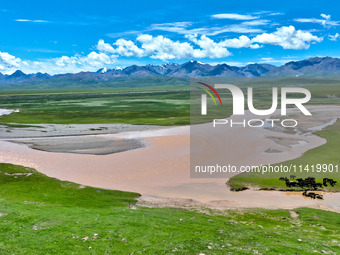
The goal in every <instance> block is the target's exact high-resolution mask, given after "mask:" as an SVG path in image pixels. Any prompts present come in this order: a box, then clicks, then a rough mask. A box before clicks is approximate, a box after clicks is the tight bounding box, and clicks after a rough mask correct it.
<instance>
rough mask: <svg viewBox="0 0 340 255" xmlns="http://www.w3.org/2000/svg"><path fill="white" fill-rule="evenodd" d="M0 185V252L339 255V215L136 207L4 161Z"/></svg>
mask: <svg viewBox="0 0 340 255" xmlns="http://www.w3.org/2000/svg"><path fill="white" fill-rule="evenodd" d="M0 184H1V185H0V195H1V196H0V253H1V254H282V253H283V252H284V254H311V253H316V254H317V253H319V254H320V253H329V254H331V253H332V254H335V253H338V252H340V231H339V229H340V215H339V214H338V213H334V212H328V211H322V210H316V209H309V208H299V209H295V210H294V211H288V210H263V209H252V210H228V211H223V212H222V211H219V212H217V211H212V210H208V209H206V210H205V211H204V213H202V212H198V211H195V210H180V209H167V208H143V207H135V206H134V204H135V203H136V198H137V197H138V196H139V194H136V193H130V192H122V191H114V190H104V189H98V188H91V187H84V186H81V185H79V184H75V183H70V182H64V181H59V180H57V179H53V178H49V177H47V176H45V175H43V174H41V173H38V172H37V171H35V170H34V169H31V168H26V167H22V166H16V165H10V164H0ZM330 219H332V220H330Z"/></svg>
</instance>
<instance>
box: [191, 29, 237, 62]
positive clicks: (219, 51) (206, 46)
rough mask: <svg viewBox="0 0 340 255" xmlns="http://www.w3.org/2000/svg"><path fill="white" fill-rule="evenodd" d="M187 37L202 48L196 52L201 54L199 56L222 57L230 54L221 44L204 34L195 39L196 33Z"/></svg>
mask: <svg viewBox="0 0 340 255" xmlns="http://www.w3.org/2000/svg"><path fill="white" fill-rule="evenodd" d="M187 38H188V39H189V40H190V41H192V42H194V43H195V44H196V45H198V46H199V47H200V48H201V49H202V50H201V51H200V52H199V53H200V54H198V55H201V58H223V57H228V56H230V55H231V53H230V52H229V51H228V50H227V48H226V47H225V46H224V45H223V44H221V43H216V42H214V41H213V40H212V39H210V38H208V37H207V36H205V35H202V36H201V37H200V38H199V39H197V35H191V36H187Z"/></svg>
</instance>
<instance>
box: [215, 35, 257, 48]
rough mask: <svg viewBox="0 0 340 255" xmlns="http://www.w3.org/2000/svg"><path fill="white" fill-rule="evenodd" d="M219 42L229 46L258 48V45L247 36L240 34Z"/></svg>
mask: <svg viewBox="0 0 340 255" xmlns="http://www.w3.org/2000/svg"><path fill="white" fill-rule="evenodd" d="M220 44H221V45H223V46H224V47H229V48H252V49H258V48H260V45H258V44H253V42H252V41H251V40H250V39H249V37H247V36H245V35H241V36H240V37H239V38H232V39H226V40H224V41H222V42H221V43H220Z"/></svg>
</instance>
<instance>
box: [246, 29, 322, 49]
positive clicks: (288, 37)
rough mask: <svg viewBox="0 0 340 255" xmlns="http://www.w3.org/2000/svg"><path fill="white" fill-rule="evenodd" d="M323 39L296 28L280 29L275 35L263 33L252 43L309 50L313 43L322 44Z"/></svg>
mask: <svg viewBox="0 0 340 255" xmlns="http://www.w3.org/2000/svg"><path fill="white" fill-rule="evenodd" d="M322 40H323V38H321V37H317V36H315V35H313V34H311V33H310V32H307V31H302V30H296V29H295V27H293V26H289V27H285V26H283V27H280V28H278V29H276V31H275V32H273V33H263V34H261V35H257V36H256V37H254V38H253V39H252V42H256V43H262V44H271V45H279V46H281V47H282V48H284V49H294V50H301V49H308V48H309V47H310V44H311V43H313V42H321V41H322Z"/></svg>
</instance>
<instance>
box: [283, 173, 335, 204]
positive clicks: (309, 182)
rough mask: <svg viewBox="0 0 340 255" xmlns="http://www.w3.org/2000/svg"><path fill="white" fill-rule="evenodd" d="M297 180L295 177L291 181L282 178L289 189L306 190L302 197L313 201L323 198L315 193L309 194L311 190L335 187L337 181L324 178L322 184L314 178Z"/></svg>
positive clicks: (292, 176) (291, 177)
mask: <svg viewBox="0 0 340 255" xmlns="http://www.w3.org/2000/svg"><path fill="white" fill-rule="evenodd" d="M295 178H296V176H295V175H291V176H290V178H289V179H288V178H287V177H280V180H281V181H285V182H286V186H287V187H289V188H291V187H300V188H306V190H305V191H304V192H303V193H302V195H303V196H306V197H310V198H313V199H315V198H317V199H323V196H322V195H320V194H317V193H314V192H308V191H309V190H310V189H312V190H317V189H318V188H322V186H325V187H327V186H328V185H331V186H332V187H334V185H335V184H336V181H334V180H333V179H330V178H323V180H322V183H321V182H316V181H315V178H314V177H307V178H305V179H303V178H297V179H295Z"/></svg>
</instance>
